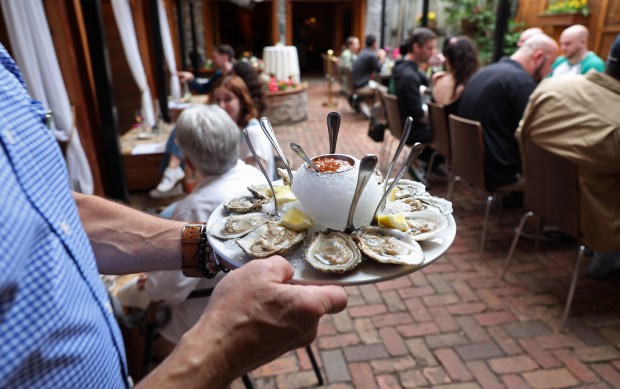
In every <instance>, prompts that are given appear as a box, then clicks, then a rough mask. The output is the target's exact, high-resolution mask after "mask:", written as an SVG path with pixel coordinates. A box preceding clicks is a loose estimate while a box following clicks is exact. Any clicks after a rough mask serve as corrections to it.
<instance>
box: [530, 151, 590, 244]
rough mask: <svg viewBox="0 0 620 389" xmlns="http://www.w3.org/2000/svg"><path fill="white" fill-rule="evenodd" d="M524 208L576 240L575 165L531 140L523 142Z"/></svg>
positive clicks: (577, 211) (577, 233)
mask: <svg viewBox="0 0 620 389" xmlns="http://www.w3.org/2000/svg"><path fill="white" fill-rule="evenodd" d="M523 157H524V159H525V161H524V167H525V199H524V205H525V208H526V209H529V210H531V211H533V212H534V213H535V214H536V215H538V216H540V217H541V218H542V219H543V220H545V221H546V222H547V223H549V224H550V225H553V226H555V227H558V228H559V229H560V230H562V231H563V232H564V233H566V234H567V235H569V236H570V237H572V238H574V239H576V240H579V182H578V178H577V166H576V165H575V164H574V163H573V162H571V161H569V160H567V159H565V158H562V157H560V156H558V155H557V154H553V153H551V152H549V151H547V150H545V149H543V148H542V147H540V146H538V145H536V144H535V143H534V142H532V141H530V140H526V141H525V143H524V144H523Z"/></svg>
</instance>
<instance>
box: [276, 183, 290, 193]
mask: <svg viewBox="0 0 620 389" xmlns="http://www.w3.org/2000/svg"><path fill="white" fill-rule="evenodd" d="M273 191H274V192H276V194H278V193H280V192H290V191H291V187H290V186H288V185H281V186H274V187H273Z"/></svg>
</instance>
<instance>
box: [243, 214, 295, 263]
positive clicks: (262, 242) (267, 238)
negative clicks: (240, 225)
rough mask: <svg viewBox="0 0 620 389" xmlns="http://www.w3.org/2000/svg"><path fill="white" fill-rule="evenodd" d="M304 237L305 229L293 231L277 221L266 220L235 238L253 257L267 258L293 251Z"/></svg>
mask: <svg viewBox="0 0 620 389" xmlns="http://www.w3.org/2000/svg"><path fill="white" fill-rule="evenodd" d="M305 237H306V231H305V230H304V231H299V232H295V231H291V230H289V229H287V228H285V227H282V226H280V225H278V223H277V222H268V223H265V224H263V225H261V226H258V227H257V228H255V229H254V230H252V232H250V233H249V234H247V235H246V236H244V237H242V238H239V239H237V244H238V245H239V247H241V249H242V250H243V251H244V252H245V253H246V254H248V255H250V256H252V257H254V258H267V257H268V256H270V255H274V254H280V255H284V254H288V253H290V252H293V251H295V249H297V247H299V245H301V243H302V242H303V241H304V238H305Z"/></svg>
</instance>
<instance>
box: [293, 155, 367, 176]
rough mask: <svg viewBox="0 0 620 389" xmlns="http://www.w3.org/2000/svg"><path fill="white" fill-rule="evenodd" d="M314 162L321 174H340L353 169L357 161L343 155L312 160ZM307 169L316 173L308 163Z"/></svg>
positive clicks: (321, 156) (324, 156)
mask: <svg viewBox="0 0 620 389" xmlns="http://www.w3.org/2000/svg"><path fill="white" fill-rule="evenodd" d="M312 162H314V165H315V166H316V167H317V168H318V169H319V173H340V172H344V171H347V170H351V169H353V167H354V166H355V160H354V159H353V158H352V157H350V156H348V155H343V154H326V155H319V156H318V157H314V158H312ZM305 166H306V169H308V170H311V171H314V169H313V168H311V167H310V166H309V165H308V164H307V163H306V164H305Z"/></svg>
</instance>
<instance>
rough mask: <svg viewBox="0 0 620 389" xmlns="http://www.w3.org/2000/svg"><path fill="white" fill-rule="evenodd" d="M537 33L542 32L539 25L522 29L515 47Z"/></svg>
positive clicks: (521, 44)
mask: <svg viewBox="0 0 620 389" xmlns="http://www.w3.org/2000/svg"><path fill="white" fill-rule="evenodd" d="M538 34H544V31H543V30H542V29H541V28H540V27H532V28H528V29H526V30H523V32H522V33H521V35H520V36H519V41H518V42H517V48H519V47H521V46H523V44H524V43H525V41H526V40H528V39H529V38H531V37H533V36H534V35H538Z"/></svg>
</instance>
